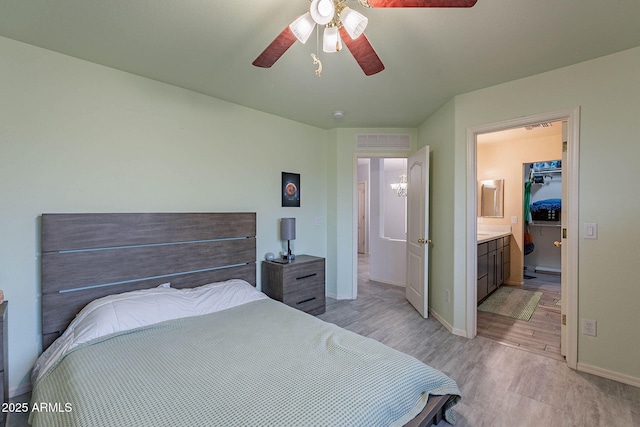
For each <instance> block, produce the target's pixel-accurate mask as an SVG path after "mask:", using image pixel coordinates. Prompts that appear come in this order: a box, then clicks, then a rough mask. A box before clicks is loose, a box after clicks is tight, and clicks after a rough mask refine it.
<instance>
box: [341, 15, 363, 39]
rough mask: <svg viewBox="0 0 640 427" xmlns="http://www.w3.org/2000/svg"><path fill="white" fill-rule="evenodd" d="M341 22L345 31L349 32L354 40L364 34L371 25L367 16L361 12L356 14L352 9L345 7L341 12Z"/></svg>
mask: <svg viewBox="0 0 640 427" xmlns="http://www.w3.org/2000/svg"><path fill="white" fill-rule="evenodd" d="M340 20H341V21H342V25H343V26H344V29H345V30H347V33H348V34H349V35H350V36H351V38H352V39H354V40H355V39H357V38H358V37H360V35H361V34H362V33H364V30H365V28H367V24H368V23H369V19H367V17H366V16H364V15H363V14H361V13H360V12H356V11H355V10H353V9H351V8H350V7H345V8H344V10H343V11H342V12H340Z"/></svg>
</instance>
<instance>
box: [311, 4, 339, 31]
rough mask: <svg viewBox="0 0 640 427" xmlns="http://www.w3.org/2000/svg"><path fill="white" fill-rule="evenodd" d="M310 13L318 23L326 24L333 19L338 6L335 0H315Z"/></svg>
mask: <svg viewBox="0 0 640 427" xmlns="http://www.w3.org/2000/svg"><path fill="white" fill-rule="evenodd" d="M309 13H311V17H312V18H313V20H314V21H316V23H318V24H320V25H326V24H328V23H329V22H331V20H332V19H333V17H334V15H335V13H336V8H335V5H334V4H333V0H313V1H312V2H311V7H310V8H309Z"/></svg>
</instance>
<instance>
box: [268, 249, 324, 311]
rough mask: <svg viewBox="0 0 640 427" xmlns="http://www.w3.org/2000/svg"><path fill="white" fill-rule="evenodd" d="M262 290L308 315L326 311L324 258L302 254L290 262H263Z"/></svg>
mask: <svg viewBox="0 0 640 427" xmlns="http://www.w3.org/2000/svg"><path fill="white" fill-rule="evenodd" d="M262 292H264V293H265V294H267V295H268V296H270V297H271V298H273V299H276V300H278V301H282V302H283V303H285V304H287V305H288V306H290V307H293V308H297V309H298V310H302V311H304V312H307V313H309V314H321V313H324V311H325V260H324V258H319V257H313V256H309V255H299V256H297V257H296V259H295V260H293V261H291V262H290V263H285V264H281V263H275V262H269V261H264V262H263V263H262Z"/></svg>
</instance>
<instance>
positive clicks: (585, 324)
mask: <svg viewBox="0 0 640 427" xmlns="http://www.w3.org/2000/svg"><path fill="white" fill-rule="evenodd" d="M582 333H583V334H584V335H588V336H590V337H595V336H596V321H595V320H589V319H582Z"/></svg>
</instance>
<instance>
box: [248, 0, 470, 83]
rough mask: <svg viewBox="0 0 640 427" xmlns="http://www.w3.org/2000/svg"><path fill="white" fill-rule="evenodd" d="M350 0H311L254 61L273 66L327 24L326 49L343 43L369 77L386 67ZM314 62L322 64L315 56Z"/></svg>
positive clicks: (386, 2) (452, 3)
mask: <svg viewBox="0 0 640 427" xmlns="http://www.w3.org/2000/svg"><path fill="white" fill-rule="evenodd" d="M346 1H347V0H311V6H310V8H309V11H308V12H307V13H305V14H304V15H302V16H300V17H298V18H296V19H295V20H294V21H293V22H292V23H291V24H290V25H289V26H287V27H286V28H285V29H284V30H283V31H282V32H281V33H280V34H279V35H278V37H276V38H275V40H273V42H271V44H270V45H269V46H267V48H266V49H265V50H264V51H263V52H262V53H261V54H260V55H259V56H258V57H257V58H256V59H255V61H253V65H255V66H256V67H262V68H269V67H271V66H272V65H273V64H275V62H276V61H277V60H278V59H280V57H281V56H282V55H283V54H284V53H285V52H286V51H287V49H289V48H290V47H291V46H292V45H293V44H294V43H295V41H296V40H299V41H300V42H301V43H303V44H304V43H306V41H307V40H308V39H309V36H310V35H311V33H312V32H313V30H314V28H315V26H316V24H317V25H319V26H324V35H323V42H322V45H323V51H324V52H327V53H331V52H337V51H339V50H340V49H341V48H342V42H344V44H346V45H347V48H348V49H349V51H350V52H351V54H352V55H353V57H354V58H355V60H356V62H357V63H358V65H360V68H362V71H364V73H365V74H366V75H367V76H371V75H373V74H376V73H379V72H380V71H382V70H384V64H383V63H382V61H381V60H380V58H379V57H378V54H377V53H376V51H375V50H374V49H373V46H371V43H369V40H368V39H367V37H366V36H365V35H364V30H365V27H366V26H367V23H368V19H367V18H366V17H365V16H364V15H362V14H361V13H359V12H357V11H355V10H353V9H351V8H350V7H348V6H346V5H345V3H346ZM357 1H358V3H360V4H361V5H362V6H364V7H472V6H473V5H475V4H476V1H477V0H357ZM311 56H312V57H313V60H314V64H319V68H318V70H316V74H318V75H320V72H321V70H322V64H321V63H320V61H319V60H318V58H317V57H316V56H315V54H312V55H311Z"/></svg>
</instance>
